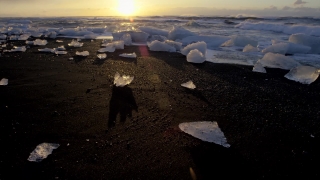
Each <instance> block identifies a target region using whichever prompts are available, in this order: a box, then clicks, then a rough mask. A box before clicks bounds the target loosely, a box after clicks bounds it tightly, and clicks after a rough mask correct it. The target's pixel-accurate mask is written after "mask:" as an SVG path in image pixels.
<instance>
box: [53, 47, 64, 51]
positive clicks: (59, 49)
mask: <svg viewBox="0 0 320 180" xmlns="http://www.w3.org/2000/svg"><path fill="white" fill-rule="evenodd" d="M54 50H56V51H65V50H66V48H65V47H64V46H58V47H57V48H54Z"/></svg>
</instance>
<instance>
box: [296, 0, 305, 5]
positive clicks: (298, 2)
mask: <svg viewBox="0 0 320 180" xmlns="http://www.w3.org/2000/svg"><path fill="white" fill-rule="evenodd" d="M307 3H308V2H306V1H302V0H297V1H296V2H294V3H293V5H295V6H299V5H304V4H307Z"/></svg>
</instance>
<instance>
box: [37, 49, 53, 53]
mask: <svg viewBox="0 0 320 180" xmlns="http://www.w3.org/2000/svg"><path fill="white" fill-rule="evenodd" d="M38 51H40V52H50V53H54V52H55V50H54V49H51V48H44V49H38Z"/></svg>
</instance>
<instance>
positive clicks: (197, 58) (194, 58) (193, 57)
mask: <svg viewBox="0 0 320 180" xmlns="http://www.w3.org/2000/svg"><path fill="white" fill-rule="evenodd" d="M187 61H188V62H191V63H203V62H204V61H206V58H205V57H204V56H203V54H202V53H201V52H200V51H199V50H198V49H193V50H191V51H190V52H189V53H188V55H187Z"/></svg>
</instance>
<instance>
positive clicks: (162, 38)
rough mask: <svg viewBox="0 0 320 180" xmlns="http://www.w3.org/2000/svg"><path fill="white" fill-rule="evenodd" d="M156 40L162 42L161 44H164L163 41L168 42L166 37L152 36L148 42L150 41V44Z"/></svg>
mask: <svg viewBox="0 0 320 180" xmlns="http://www.w3.org/2000/svg"><path fill="white" fill-rule="evenodd" d="M155 40H158V41H160V42H163V41H165V40H168V38H167V37H165V36H161V35H152V36H150V37H149V38H148V41H149V42H152V41H155Z"/></svg>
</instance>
